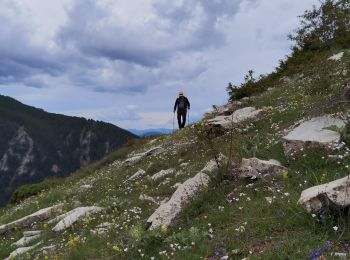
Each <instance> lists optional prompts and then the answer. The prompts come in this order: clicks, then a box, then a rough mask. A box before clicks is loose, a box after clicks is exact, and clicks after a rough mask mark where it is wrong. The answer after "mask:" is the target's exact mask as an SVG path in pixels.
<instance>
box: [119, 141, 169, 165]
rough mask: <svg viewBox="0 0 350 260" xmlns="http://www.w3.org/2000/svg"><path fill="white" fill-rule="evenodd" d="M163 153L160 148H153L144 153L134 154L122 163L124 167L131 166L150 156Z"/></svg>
mask: <svg viewBox="0 0 350 260" xmlns="http://www.w3.org/2000/svg"><path fill="white" fill-rule="evenodd" d="M163 151H164V149H163V148H162V147H160V146H159V147H154V148H152V149H150V150H148V151H146V152H144V153H139V154H135V155H133V156H132V157H130V158H128V159H126V160H125V161H124V163H123V165H124V166H133V165H135V164H137V163H138V162H140V161H142V160H143V159H144V158H146V157H148V156H152V155H157V154H160V153H162V152H163Z"/></svg>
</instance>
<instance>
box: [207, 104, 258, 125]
mask: <svg viewBox="0 0 350 260" xmlns="http://www.w3.org/2000/svg"><path fill="white" fill-rule="evenodd" d="M261 113H263V110H261V109H256V108H255V107H245V108H242V109H238V110H236V111H235V112H233V114H232V115H230V116H218V117H215V118H213V119H210V120H208V121H207V122H208V123H209V125H213V126H221V127H223V128H225V129H229V128H231V127H232V126H234V125H236V124H239V123H241V122H243V121H245V120H248V119H252V118H256V117H258V116H259V115H260V114H261Z"/></svg>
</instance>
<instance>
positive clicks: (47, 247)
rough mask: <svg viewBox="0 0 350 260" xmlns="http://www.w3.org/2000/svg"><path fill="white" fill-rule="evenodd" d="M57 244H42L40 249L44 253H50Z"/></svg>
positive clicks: (54, 249)
mask: <svg viewBox="0 0 350 260" xmlns="http://www.w3.org/2000/svg"><path fill="white" fill-rule="evenodd" d="M56 248H57V246H55V245H51V246H44V247H43V248H41V249H40V251H41V252H43V254H44V255H48V254H52V253H54V252H55V251H56Z"/></svg>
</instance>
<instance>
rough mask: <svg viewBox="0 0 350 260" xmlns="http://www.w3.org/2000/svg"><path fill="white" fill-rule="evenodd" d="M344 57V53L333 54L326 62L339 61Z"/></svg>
mask: <svg viewBox="0 0 350 260" xmlns="http://www.w3.org/2000/svg"><path fill="white" fill-rule="evenodd" d="M343 56H344V52H339V53H337V54H334V55H333V56H331V57H329V58H328V60H333V61H340V60H341V59H342V58H343Z"/></svg>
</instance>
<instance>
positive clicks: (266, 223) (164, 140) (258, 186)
mask: <svg viewBox="0 0 350 260" xmlns="http://www.w3.org/2000/svg"><path fill="white" fill-rule="evenodd" d="M327 55H328V56H329V53H327V54H325V55H323V57H321V58H320V59H319V60H317V59H316V60H314V61H313V63H312V64H309V65H307V66H306V67H305V74H304V75H301V76H300V75H299V76H298V77H294V78H293V79H292V80H291V81H289V82H288V83H283V82H282V81H280V83H279V84H278V86H277V87H276V88H274V89H273V90H271V91H268V92H266V93H264V94H263V95H261V96H260V97H257V98H255V99H253V101H250V103H251V104H253V105H255V106H257V107H259V108H263V107H265V111H266V115H265V116H264V118H262V119H259V120H252V121H248V122H245V123H244V124H243V125H242V126H241V127H240V129H239V130H237V131H234V132H233V135H231V133H227V134H226V135H224V136H220V137H217V138H214V139H212V140H211V144H209V143H208V142H206V140H203V139H202V136H201V135H200V134H198V131H197V130H196V129H195V128H186V129H185V130H183V131H181V132H179V133H177V134H175V135H172V136H162V137H158V138H156V139H154V140H155V141H151V142H152V143H150V142H145V143H139V144H135V145H133V146H130V147H127V148H125V149H123V150H121V151H119V152H118V153H115V154H113V155H110V156H109V158H107V159H106V161H105V162H104V163H101V164H98V165H97V166H95V168H94V169H93V170H90V171H88V172H87V174H82V176H84V178H79V177H75V178H73V177H72V178H68V179H66V180H65V183H63V184H62V185H60V186H57V187H54V188H52V189H50V190H48V191H45V192H43V193H42V194H40V195H39V196H38V197H36V198H35V199H31V200H28V201H27V202H25V203H23V205H22V208H21V209H19V210H18V211H16V212H14V208H11V207H8V208H5V209H1V210H0V223H7V222H8V221H10V220H13V219H17V218H18V217H20V216H24V215H26V214H27V213H30V212H34V211H36V210H37V209H39V208H43V207H45V206H49V205H52V204H54V203H57V202H59V201H60V202H65V204H66V209H67V210H70V209H72V208H73V207H74V206H73V204H74V201H80V202H81V203H82V205H84V206H87V205H98V206H103V207H107V208H108V211H107V213H105V214H100V215H97V216H95V217H91V218H89V219H87V220H86V221H83V222H80V223H78V224H76V225H74V226H73V228H71V229H69V230H67V231H66V232H63V233H59V234H53V233H52V232H51V231H50V230H51V228H52V226H47V225H43V224H38V228H41V229H43V230H45V232H44V245H51V244H55V245H57V246H58V248H59V249H58V250H57V252H56V253H55V254H54V255H53V256H50V257H52V258H58V259H86V258H87V259H140V256H141V255H144V257H145V258H146V259H150V257H152V256H153V257H155V258H156V259H168V258H175V259H202V258H209V257H211V256H213V257H214V259H219V258H220V256H224V255H228V256H230V257H231V258H232V259H241V258H244V257H250V258H251V259H255V258H265V259H288V258H289V259H301V258H306V257H311V256H313V255H320V254H324V255H327V256H329V257H330V256H331V255H332V253H333V252H347V250H348V244H347V242H348V241H349V240H350V233H349V225H348V222H347V218H336V217H330V216H328V215H327V214H325V218H324V219H323V220H322V221H321V222H322V223H321V222H320V221H318V220H317V219H316V218H313V217H312V216H310V215H308V214H306V213H305V212H304V211H303V210H302V209H301V208H299V207H298V206H297V205H296V202H297V200H298V198H299V196H300V193H301V192H302V191H303V190H304V189H305V188H307V187H311V186H313V185H317V184H320V183H325V182H328V181H331V180H334V179H337V178H340V177H342V176H345V175H346V174H348V169H347V167H348V165H349V164H350V157H348V155H349V153H348V151H347V150H346V149H341V150H339V151H335V152H333V154H342V155H344V156H345V157H344V159H343V160H341V161H330V160H328V159H325V158H327V154H326V152H325V151H322V150H317V149H313V150H312V149H306V150H304V151H303V152H302V153H301V154H300V155H299V156H298V157H297V158H295V160H287V158H285V157H284V155H283V150H282V143H281V137H282V135H283V130H284V129H286V128H288V127H290V126H292V125H293V124H294V123H295V122H297V121H299V120H300V119H302V118H305V117H307V116H313V115H316V114H318V113H322V112H342V111H345V110H347V109H348V108H347V106H346V105H339V104H331V105H327V104H329V103H328V102H327V101H328V100H329V99H330V96H329V94H332V93H333V94H334V93H336V92H337V91H338V90H339V88H340V84H339V83H340V78H337V77H335V78H334V79H333V80H332V84H330V85H329V86H327V89H324V88H319V87H320V85H321V86H322V81H321V79H319V78H318V77H316V74H315V71H317V68H318V69H319V71H321V70H322V69H323V68H324V67H327V69H328V71H327V73H328V74H327V75H326V76H327V77H329V76H330V75H331V74H334V72H336V71H338V70H339V63H335V62H333V63H332V62H326V58H325V57H327ZM349 60H350V55H349V54H347V55H346V57H345V58H344V60H343V64H345V65H346V66H348V64H349ZM308 68H309V69H310V68H312V70H311V69H310V70H308ZM315 68H316V69H315ZM327 77H326V78H325V79H324V80H327V79H328V78H327ZM247 105H248V104H247ZM326 105H327V108H325V106H326ZM266 107H267V108H266ZM320 108H322V109H320ZM320 111H321V112H320ZM198 128H202V126H197V129H198ZM231 138H233V139H232V144H233V159H234V160H235V161H237V162H238V161H240V159H241V158H243V157H246V158H247V157H252V156H257V157H259V158H261V159H278V160H280V161H281V162H283V164H285V165H286V166H288V167H289V171H288V176H286V175H285V176H284V177H281V178H278V179H275V180H271V181H259V182H256V183H254V184H247V183H244V182H228V181H221V179H219V178H217V179H215V180H214V181H213V183H212V185H211V186H210V187H208V191H207V192H206V193H205V194H203V195H202V196H201V197H200V198H198V199H197V200H195V201H194V202H193V203H192V205H191V206H190V207H189V208H187V209H186V210H185V211H184V212H183V213H182V214H181V216H180V217H179V218H178V220H177V224H176V225H175V227H173V228H171V229H162V230H157V231H152V232H150V231H145V230H144V224H145V222H146V220H147V218H148V217H149V216H150V215H151V214H152V212H153V211H154V210H155V209H156V205H154V204H151V203H148V202H144V201H140V200H139V199H138V197H139V196H140V194H147V195H150V196H152V197H159V199H162V198H164V197H169V196H171V194H172V193H173V192H174V191H175V188H172V186H173V185H174V184H175V183H177V182H183V181H184V180H186V179H188V178H189V177H190V176H193V175H194V174H196V173H197V172H198V171H199V170H200V169H201V168H202V167H203V166H204V165H205V163H206V162H207V161H208V160H210V159H211V158H213V156H214V155H215V154H217V153H218V152H222V153H224V154H226V155H228V154H229V151H230V143H231ZM196 140H199V142H195V143H193V141H196ZM180 144H182V145H180ZM157 145H162V146H163V147H166V148H167V149H168V152H167V153H166V154H164V155H161V156H158V157H156V158H155V157H150V158H147V159H145V160H144V161H142V162H141V163H139V164H137V165H136V166H135V167H131V168H124V167H117V164H110V163H109V162H112V161H114V160H119V161H121V160H123V159H125V158H126V157H127V155H128V154H129V153H130V152H131V151H133V150H136V151H143V150H146V149H147V148H150V147H154V146H157ZM179 161H184V162H189V163H190V164H189V166H188V167H186V168H183V169H181V167H180V163H179ZM139 168H142V169H144V170H146V171H147V175H148V176H150V175H152V174H154V173H156V172H157V171H159V170H161V169H168V168H175V169H176V170H177V171H182V172H183V174H182V175H181V174H180V175H179V176H177V177H174V178H171V179H170V182H169V183H168V184H165V185H163V184H161V182H160V181H159V182H153V181H151V180H150V179H149V178H147V177H146V178H143V179H141V180H139V181H136V182H132V183H131V184H130V185H124V184H123V181H124V180H125V179H126V178H127V177H128V176H131V175H132V174H134V173H135V172H136V171H137V170H138V169H139ZM220 173H224V172H223V170H221V171H219V172H218V176H221V174H220ZM81 184H92V185H93V188H92V189H91V190H89V191H88V192H85V193H81V192H79V187H80V185H81ZM265 197H273V203H272V204H271V205H270V204H269V203H268V202H267V201H266V199H265ZM102 222H111V223H115V224H116V227H115V228H114V229H113V230H111V231H110V232H109V233H107V234H106V235H101V236H96V235H92V234H91V233H90V230H91V229H93V228H94V227H96V226H97V225H98V224H100V223H102ZM334 226H337V227H339V229H338V231H334V229H333V227H334ZM20 235H21V233H20V232H13V233H10V234H7V235H6V236H5V237H3V238H0V258H3V257H6V256H7V255H8V254H9V253H10V252H11V251H12V250H13V248H11V246H10V244H11V243H12V242H13V241H15V240H16V239H18V238H20ZM33 256H40V254H39V253H37V252H35V251H33V252H32V253H31V254H28V255H26V256H24V257H28V258H33Z"/></svg>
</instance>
